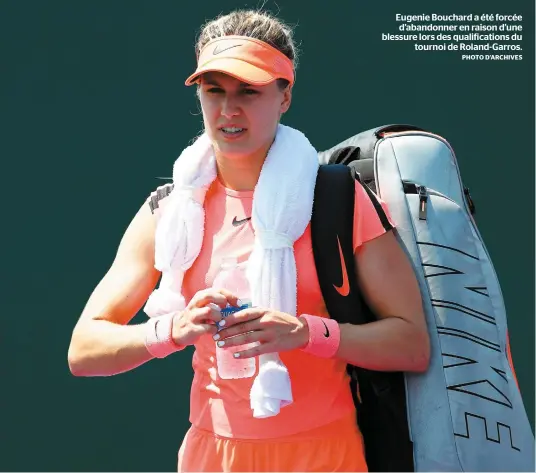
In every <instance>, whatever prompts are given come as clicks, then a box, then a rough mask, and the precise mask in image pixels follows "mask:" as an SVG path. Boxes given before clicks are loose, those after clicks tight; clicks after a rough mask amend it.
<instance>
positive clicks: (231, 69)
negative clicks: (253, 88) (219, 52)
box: [185, 58, 277, 86]
mask: <svg viewBox="0 0 536 473" xmlns="http://www.w3.org/2000/svg"><path fill="white" fill-rule="evenodd" d="M206 72H222V73H224V74H228V75H230V76H231V77H234V78H235V79H238V80H240V81H242V82H246V83H247V84H251V85H267V84H270V83H271V82H273V81H274V80H276V79H277V77H275V76H273V75H272V74H270V73H269V72H267V71H265V70H264V69H261V68H259V67H257V66H254V65H253V64H250V63H249V62H245V61H241V60H240V59H236V58H220V59H214V60H212V61H210V62H209V63H207V64H206V65H204V66H202V67H199V68H198V69H197V70H196V71H195V72H194V73H193V74H192V75H191V76H190V77H188V78H187V79H186V82H185V84H186V85H188V86H190V85H193V84H195V83H196V82H198V81H199V78H200V76H201V75H203V74H204V73H206Z"/></svg>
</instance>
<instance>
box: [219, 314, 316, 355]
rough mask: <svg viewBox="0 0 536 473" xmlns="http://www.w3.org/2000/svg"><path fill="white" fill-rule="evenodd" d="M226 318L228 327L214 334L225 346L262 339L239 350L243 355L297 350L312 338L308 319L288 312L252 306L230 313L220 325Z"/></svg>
mask: <svg viewBox="0 0 536 473" xmlns="http://www.w3.org/2000/svg"><path fill="white" fill-rule="evenodd" d="M223 321H224V325H223V327H224V328H223V329H222V330H220V331H219V332H218V333H217V334H216V335H214V340H217V343H218V344H219V345H220V346H221V347H222V348H227V347H234V346H238V345H245V344H248V343H253V342H259V344H258V345H257V346H255V347H252V348H250V349H248V350H245V351H241V352H238V353H239V355H240V358H251V357H254V356H258V355H261V354H263V353H274V352H281V351H287V350H295V349H297V348H302V347H304V346H305V345H307V342H308V341H309V328H308V326H307V322H306V321H305V320H302V319H301V318H299V317H294V316H293V315H290V314H287V313H285V312H278V311H275V310H270V309H264V308H262V307H252V308H249V309H244V310H241V311H239V312H235V313H234V314H230V315H229V316H227V317H226V318H225V319H222V321H220V326H222V322H223ZM230 337H233V338H230ZM222 342H223V344H222Z"/></svg>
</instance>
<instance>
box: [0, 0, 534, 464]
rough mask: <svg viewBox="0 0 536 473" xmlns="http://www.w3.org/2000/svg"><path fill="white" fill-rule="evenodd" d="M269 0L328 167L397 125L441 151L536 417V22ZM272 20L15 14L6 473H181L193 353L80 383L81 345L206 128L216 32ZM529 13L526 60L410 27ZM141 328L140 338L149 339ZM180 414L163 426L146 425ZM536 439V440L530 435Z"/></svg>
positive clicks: (294, 122) (506, 8)
mask: <svg viewBox="0 0 536 473" xmlns="http://www.w3.org/2000/svg"><path fill="white" fill-rule="evenodd" d="M530 3H531V2H527V1H525V0H510V1H509V2H507V3H504V2H502V1H499V0H480V1H476V0H471V1H468V0H451V1H450V2H448V3H445V2H442V3H441V4H438V5H437V6H434V7H432V6H431V4H430V2H428V1H425V0H411V1H410V2H403V3H401V2H397V1H393V0H384V1H382V2H372V1H355V0H331V1H330V2H307V3H305V2H296V1H291V0H278V1H277V2H275V1H267V2H265V4H264V8H265V9H267V10H269V11H271V12H272V13H276V14H278V15H279V16H280V17H281V18H282V19H284V20H285V21H287V22H289V23H290V24H292V25H294V26H295V27H296V29H295V36H296V40H297V41H298V43H299V48H300V50H301V58H300V65H299V68H298V71H297V82H296V86H295V89H294V97H293V104H292V107H291V110H290V112H289V113H288V114H287V115H286V117H285V118H284V123H286V124H288V125H290V126H293V127H295V128H299V129H300V130H302V131H303V132H304V133H305V134H306V135H307V136H308V137H309V139H310V140H311V142H312V143H313V145H314V146H315V147H316V148H317V149H318V150H324V149H327V148H330V147H331V146H333V145H335V144H337V143H339V142H340V141H342V140H344V139H346V138H348V137H350V136H351V135H354V134H356V133H358V132H360V131H364V130H367V129H369V128H372V127H375V126H379V125H382V124H386V123H410V124H414V125H417V126H420V127H423V128H426V129H428V130H430V131H433V132H435V133H438V134H440V135H442V136H444V137H445V138H446V139H447V140H448V141H449V142H450V143H451V145H452V146H453V148H454V150H455V151H456V154H457V158H458V160H459V164H460V168H461V172H462V178H463V180H464V183H465V184H466V185H467V186H468V187H469V188H470V189H471V194H472V197H473V199H474V201H475V203H476V207H477V214H476V219H477V223H478V225H479V229H480V231H481V233H482V236H483V238H484V241H485V243H486V245H487V247H488V250H489V252H490V254H491V257H492V260H493V263H494V265H495V268H496V270H497V273H498V275H499V279H500V282H501V286H502V290H503V292H504V297H505V301H506V307H507V311H508V317H509V327H510V338H511V343H512V354H513V358H514V363H515V366H516V371H517V376H518V380H519V383H520V385H521V389H522V393H523V397H524V400H525V405H526V409H527V411H528V414H529V416H530V418H531V420H532V419H533V418H534V318H535V317H534V315H535V313H534V285H535V281H534V162H535V149H534V142H535V140H534V131H535V123H534V4H532V5H531V4H530ZM261 5H262V4H260V3H254V2H250V3H247V2H243V1H234V0H229V1H226V2H221V1H215V0H205V1H203V2H192V3H186V2H179V1H178V0H173V1H172V0H157V1H152V2H150V1H148V0H143V1H142V0H128V1H127V0H111V1H108V2H105V1H93V2H89V1H77V2H72V1H66V0H65V1H61V0H48V1H46V2H43V1H31V0H18V1H15V0H2V1H1V2H0V48H1V52H2V54H1V57H2V65H1V73H0V83H1V87H0V120H1V123H0V125H1V130H2V133H1V139H0V150H1V151H0V156H1V160H2V168H3V172H2V176H3V178H2V188H3V196H4V205H3V215H4V217H3V222H4V224H3V228H4V230H3V231H2V249H3V252H2V253H3V257H2V262H3V271H2V279H3V280H4V283H3V284H2V298H1V301H2V302H1V306H0V314H1V316H0V317H1V329H0V337H1V339H0V354H1V356H2V363H1V364H0V370H1V371H0V373H1V378H0V388H1V389H0V405H1V406H2V413H1V417H0V469H1V470H3V471H175V469H176V453H177V450H178V448H179V446H180V443H181V441H182V438H183V435H184V433H185V432H186V430H187V428H188V426H189V424H188V402H189V389H190V380H191V376H192V367H191V354H192V351H191V350H189V349H188V350H186V351H185V352H182V353H179V354H177V355H175V356H172V357H169V358H167V359H165V360H161V361H155V362H150V363H148V364H146V365H144V366H142V367H140V368H138V369H136V370H135V371H133V372H130V373H125V374H121V375H119V376H115V377H110V378H92V379H83V378H75V377H73V376H72V375H71V374H70V372H69V369H68V366H67V348H68V345H69V341H70V336H71V331H72V329H73V327H74V324H75V322H76V320H77V318H78V316H79V315H80V313H81V311H82V309H83V307H84V305H85V303H86V301H87V299H88V297H89V295H90V294H91V292H92V290H93V288H94V287H95V286H96V284H97V283H98V282H99V280H100V279H101V278H102V276H103V275H104V273H105V272H106V271H107V270H108V268H109V266H110V264H111V263H112V260H113V258H114V255H115V252H116V249H117V245H118V243H119V240H120V238H121V236H122V234H123V232H124V230H125V229H126V227H127V225H128V223H129V222H130V220H131V218H132V217H133V216H134V214H135V212H136V211H137V209H138V208H139V207H140V205H141V204H142V203H143V201H144V200H145V198H146V197H147V195H148V194H149V193H150V192H151V191H152V190H154V189H155V188H156V187H157V186H158V185H161V184H162V182H163V181H161V180H159V179H157V177H158V176H170V175H171V172H172V165H173V162H174V160H175V159H176V158H177V156H178V155H179V154H180V152H181V150H182V149H183V148H184V147H185V146H187V144H188V142H189V140H191V139H192V138H193V137H194V136H195V135H197V133H198V132H199V130H200V128H201V116H200V115H199V108H198V105H197V102H196V98H195V93H194V92H195V91H194V89H193V88H187V87H185V86H184V85H183V84H184V80H185V78H186V77H187V76H188V75H189V74H190V73H191V72H192V71H193V69H194V67H195V55H194V49H193V47H194V42H195V39H196V34H197V31H198V28H199V27H200V25H202V24H203V23H204V22H205V21H207V20H209V19H212V18H213V17H215V16H217V15H218V14H220V13H227V12H229V11H231V10H233V9H235V8H242V7H247V8H257V7H259V6H261ZM396 13H402V14H421V13H430V14H431V13H438V14H449V13H458V14H468V13H473V14H481V13H503V14H521V15H523V18H524V21H523V33H522V34H523V41H522V43H521V44H522V47H523V51H522V54H523V60H522V61H487V62H483V61H462V60H461V58H460V57H459V55H460V53H458V52H448V51H447V52H426V51H420V52H417V51H415V50H414V47H413V44H412V43H408V42H395V41H382V39H381V35H382V33H393V34H396V33H398V31H397V26H398V25H399V24H397V23H396V21H395V14H396ZM145 318H146V316H145V315H144V314H143V313H140V314H138V315H137V316H136V318H135V319H134V321H133V322H140V321H143V320H144V319H145ZM147 409H149V411H152V410H154V409H159V410H160V409H165V410H167V412H168V413H169V415H168V417H167V419H166V418H164V417H162V416H161V415H160V416H158V417H155V418H152V416H151V415H148V414H147V413H146V410H147ZM533 427H534V424H533Z"/></svg>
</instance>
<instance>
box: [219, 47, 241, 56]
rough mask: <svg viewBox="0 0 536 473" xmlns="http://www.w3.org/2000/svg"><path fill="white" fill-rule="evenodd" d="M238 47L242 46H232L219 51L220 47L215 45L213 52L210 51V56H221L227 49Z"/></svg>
mask: <svg viewBox="0 0 536 473" xmlns="http://www.w3.org/2000/svg"><path fill="white" fill-rule="evenodd" d="M238 46H242V45H241V44H233V45H232V46H227V47H226V48H222V49H220V45H219V44H217V45H216V47H215V48H214V51H212V55H213V56H216V54H221V53H223V51H227V50H228V49H232V48H238Z"/></svg>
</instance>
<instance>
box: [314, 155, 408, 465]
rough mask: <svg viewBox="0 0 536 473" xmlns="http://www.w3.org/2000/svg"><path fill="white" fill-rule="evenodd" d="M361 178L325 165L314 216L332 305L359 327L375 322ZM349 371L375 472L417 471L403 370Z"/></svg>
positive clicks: (332, 311) (320, 268) (321, 275)
mask: <svg viewBox="0 0 536 473" xmlns="http://www.w3.org/2000/svg"><path fill="white" fill-rule="evenodd" d="M358 178H359V176H358V175H357V174H355V172H354V171H353V170H352V169H351V168H350V167H348V166H345V165H344V164H331V165H321V166H320V168H319V171H318V176H317V182H316V187H315V196H314V203H313V215H312V217H311V239H312V246H313V254H314V259H315V265H316V270H317V273H318V281H319V284H320V289H321V291H322V296H323V298H324V302H325V304H326V308H327V310H328V312H329V315H330V317H331V318H333V319H335V320H337V321H338V322H339V323H352V324H357V325H358V324H364V323H367V322H372V321H373V320H375V316H374V314H373V313H372V311H371V310H370V308H369V307H368V306H367V304H366V303H365V301H364V299H363V296H362V294H361V292H360V290H359V287H358V283H357V278H356V266H355V260H354V255H353V244H352V240H353V215H354V205H355V197H354V192H355V190H354V189H355V179H358ZM348 373H349V374H350V379H351V381H350V388H351V391H352V396H353V398H354V403H355V405H356V409H357V414H358V415H357V419H358V423H359V427H360V430H361V432H362V434H363V438H364V442H365V453H366V460H367V465H368V467H369V471H408V472H409V471H413V447H412V444H411V440H410V434H409V429H408V423H407V418H406V397H405V387H404V376H403V374H402V373H388V372H379V371H369V370H365V369H363V368H358V367H356V366H353V365H348Z"/></svg>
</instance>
